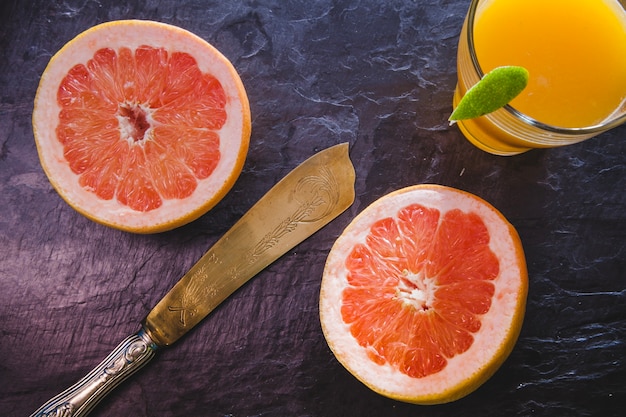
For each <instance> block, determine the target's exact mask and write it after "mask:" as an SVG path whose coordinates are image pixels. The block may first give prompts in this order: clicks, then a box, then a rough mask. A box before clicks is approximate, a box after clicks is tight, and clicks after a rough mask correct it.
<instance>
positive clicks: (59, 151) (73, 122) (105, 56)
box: [33, 20, 250, 233]
mask: <svg viewBox="0 0 626 417" xmlns="http://www.w3.org/2000/svg"><path fill="white" fill-rule="evenodd" d="M33 130H34V134H35V141H36V143H37V149H38V152H39V156H40V160H41V163H42V166H43V168H44V171H45V172H46V174H47V175H48V178H49V179H50V182H51V183H52V185H53V187H54V188H55V189H56V190H57V191H58V192H59V194H60V195H61V196H62V197H63V198H64V199H65V200H66V201H67V202H68V203H69V204H70V205H71V206H72V207H74V208H75V209H77V210H78V211H79V212H81V213H82V214H84V215H86V216H87V217H89V218H91V219H93V220H95V221H98V222H100V223H102V224H106V225H108V226H112V227H116V228H119V229H122V230H127V231H132V232H139V233H151V232H159V231H164V230H168V229H171V228H174V227H177V226H180V225H182V224H185V223H187V222H189V221H192V220H194V219H196V218H198V217H199V216H201V215H202V214H204V213H205V212H206V211H208V210H209V209H210V208H212V207H213V206H214V205H215V204H217V202H219V201H220V200H221V199H222V197H223V196H224V195H225V194H226V193H227V192H228V190H229V189H230V188H231V187H232V185H233V184H234V181H235V180H236V178H237V177H238V176H239V173H240V172H241V169H242V167H243V163H244V160H245V156H246V153H247V150H248V144H249V137H250V108H249V104H248V99H247V95H246V92H245V89H244V87H243V84H242V83H241V80H240V78H239V76H238V74H237V72H236V71H235V69H234V68H233V66H232V64H231V63H230V62H229V61H228V60H227V59H226V58H225V57H224V56H223V55H222V54H221V53H220V52H219V51H217V50H216V49H215V48H214V47H213V46H211V45H210V44H208V43H207V42H205V41H204V40H202V39H200V38H199V37H197V36H195V35H193V34H191V33H190V32H188V31H185V30H183V29H180V28H177V27H174V26H171V25H167V24H163V23H157V22H150V21H140V20H124V21H116V22H109V23H104V24H101V25H98V26H95V27H93V28H91V29H88V30H87V31H85V32H83V33H82V34H80V35H78V36H77V37H76V38H74V39H73V40H71V41H70V42H68V43H67V44H66V45H65V46H64V47H63V48H62V49H61V50H60V51H59V52H58V53H57V54H55V55H54V56H53V57H52V59H51V60H50V63H49V64H48V66H47V67H46V69H45V71H44V73H43V75H42V77H41V81H40V85H39V88H38V90H37V96H36V98H35V107H34V110H33Z"/></svg>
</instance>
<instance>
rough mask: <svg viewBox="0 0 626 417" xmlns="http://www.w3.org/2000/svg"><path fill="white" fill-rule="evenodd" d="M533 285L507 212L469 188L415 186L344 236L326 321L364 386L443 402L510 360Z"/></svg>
mask: <svg viewBox="0 0 626 417" xmlns="http://www.w3.org/2000/svg"><path fill="white" fill-rule="evenodd" d="M527 288H528V283H527V272H526V264H525V260H524V254H523V251H522V246H521V242H520V240H519V237H518V235H517V232H516V231H515V229H514V228H513V226H511V225H510V223H509V222H508V221H507V220H506V219H505V218H504V217H503V216H502V214H500V213H499V212H498V211H497V210H496V209H495V208H493V207H492V206H491V205H489V204H488V203H486V202H485V201H483V200H481V199H480V198H478V197H476V196H474V195H472V194H469V193H465V192H463V191H460V190H456V189H452V188H449V187H443V186H437V185H418V186H414V187H408V188H405V189H402V190H398V191H396V192H394V193H391V194H388V195H387V196H384V197H382V198H381V199H379V200H378V201H376V202H374V203H373V204H372V205H370V206H369V207H368V208H366V209H365V210H364V211H363V212H362V213H361V214H359V215H358V216H357V217H356V218H355V219H354V220H353V221H352V223H350V225H348V227H347V228H346V229H345V230H344V232H343V233H342V234H341V236H340V237H339V238H338V239H337V241H336V242H335V244H334V245H333V247H332V249H331V251H330V254H329V256H328V260H327V262H326V266H325V269H324V275H323V279H322V286H321V291H320V320H321V324H322V330H323V333H324V336H325V338H326V340H327V342H328V345H329V347H330V348H331V350H332V351H333V353H334V354H335V356H336V357H337V359H338V360H339V361H340V362H341V363H342V364H343V365H344V366H345V367H346V368H347V369H348V370H349V371H350V372H351V373H352V374H353V375H355V376H356V377H357V378H358V379H359V380H361V381H362V382H363V383H364V384H365V385H367V386H368V387H370V388H371V389H373V390H374V391H376V392H378V393H380V394H383V395H386V396H389V397H391V398H395V399H398V400H402V401H407V402H412V403H418V404H437V403H444V402H449V401H453V400H456V399H458V398H461V397H463V396H465V395H467V394H468V393H470V392H471V391H473V390H474V389H476V388H477V387H478V386H480V385H481V384H482V383H483V382H485V381H486V380H487V379H488V378H489V377H490V376H491V375H492V374H493V373H494V372H495V371H496V369H497V368H498V367H499V366H500V365H501V364H502V363H503V362H504V360H505V359H506V357H507V356H508V355H509V353H510V352H511V350H512V348H513V345H514V344H515V342H516V340H517V337H518V335H519V332H520V329H521V325H522V320H523V315H524V311H525V302H526V294H527Z"/></svg>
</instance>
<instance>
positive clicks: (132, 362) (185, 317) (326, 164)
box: [31, 143, 355, 417]
mask: <svg viewBox="0 0 626 417" xmlns="http://www.w3.org/2000/svg"><path fill="white" fill-rule="evenodd" d="M354 180H355V173H354V167H353V166H352V163H351V162H350V158H349V156H348V144H347V143H343V144H340V145H335V146H333V147H331V148H328V149H326V150H323V151H321V152H319V153H318V154H316V155H314V156H312V157H311V158H309V159H308V160H306V161H305V162H303V163H302V164H301V165H300V166H298V167H296V168H295V169H294V170H293V171H292V172H291V173H289V174H288V175H287V176H286V177H285V178H283V179H282V180H281V181H280V182H278V184H276V185H275V186H274V187H273V188H272V189H271V190H270V191H269V192H268V193H267V194H265V196H263V197H262V198H261V199H260V200H259V201H258V202H257V203H256V204H255V205H254V206H253V207H252V208H251V209H250V211H248V212H247V213H246V214H245V215H244V216H243V217H242V218H241V219H240V220H239V221H238V222H237V223H236V224H235V225H234V226H233V227H232V228H231V229H230V230H229V231H228V232H226V234H224V236H223V237H222V238H221V239H220V240H219V241H218V242H217V243H215V244H214V245H213V246H212V247H211V248H210V249H209V250H208V251H207V252H206V253H205V254H204V255H203V256H202V258H200V260H199V261H198V262H197V263H196V264H195V265H194V266H193V267H192V268H191V269H190V270H189V272H187V273H186V274H185V275H184V276H183V277H182V278H181V279H180V281H178V283H177V284H176V285H175V286H174V287H173V288H172V289H171V290H170V292H169V293H167V294H166V295H165V297H163V299H161V301H159V303H158V304H157V305H156V307H154V308H153V309H152V311H150V313H148V315H147V317H146V318H145V319H144V320H143V322H142V325H141V329H140V330H139V331H138V332H137V333H136V334H134V335H131V336H129V337H128V338H126V339H125V340H124V341H122V343H120V344H119V345H118V346H117V347H116V348H115V350H113V352H111V354H110V355H109V356H107V357H106V358H105V359H104V360H103V361H102V362H101V363H100V364H99V365H98V366H97V367H96V368H95V369H93V370H92V371H91V372H90V373H89V374H88V375H86V376H85V377H84V378H83V379H81V380H80V381H78V382H77V383H76V384H74V385H73V386H71V387H70V388H68V389H67V390H65V391H63V392H62V393H60V394H59V395H57V396H56V397H54V398H52V399H51V400H50V401H48V402H47V403H45V404H44V405H43V406H41V407H40V408H39V409H38V410H37V411H35V412H34V413H33V414H32V415H31V417H44V416H45V417H48V416H50V417H51V416H59V417H61V416H63V417H69V416H73V417H76V416H85V415H86V414H87V413H89V411H91V410H92V409H93V407H94V406H95V405H96V404H97V403H98V402H99V401H100V400H101V399H102V398H103V397H104V396H106V395H107V394H108V393H109V392H110V391H111V390H113V389H114V388H115V387H116V386H118V385H119V384H120V383H121V382H122V381H124V380H125V379H126V378H128V377H129V376H130V375H132V374H133V373H135V372H136V371H137V370H139V369H140V368H141V367H143V366H144V365H145V364H146V363H148V361H150V359H152V358H153V357H154V355H155V352H156V351H157V350H159V349H161V348H163V347H165V346H169V345H171V344H172V343H174V342H176V341H177V340H178V339H179V338H180V337H181V336H182V335H184V334H185V333H187V332H188V331H189V330H191V329H192V328H193V327H194V326H195V325H196V324H198V322H200V321H201V320H202V319H203V318H204V317H206V316H207V315H208V314H209V313H210V312H211V311H213V310H214V309H215V308H216V307H217V306H218V305H219V304H220V303H221V302H222V301H224V299H226V298H227V297H228V296H229V295H231V294H232V293H233V292H234V291H235V290H237V289H238V288H239V287H241V286H242V285H243V284H244V283H245V282H247V281H248V280H249V279H250V278H252V277H253V276H254V275H256V274H257V273H258V272H260V271H261V270H262V269H264V268H265V267H266V266H268V265H269V264H271V263H272V262H274V261H275V260H276V259H278V258H279V257H280V256H282V255H283V254H284V253H285V252H287V251H288V250H289V249H291V248H293V247H294V246H296V245H297V244H298V243H300V242H302V241H303V240H304V239H306V238H307V237H309V236H310V235H312V234H313V233H315V232H316V231H317V230H319V229H320V228H322V227H323V226H324V225H326V224H327V223H328V222H330V221H331V220H332V219H334V218H335V217H337V216H338V215H339V214H340V213H342V212H343V211H344V210H346V209H347V208H348V207H350V205H351V204H352V202H353V201H354Z"/></svg>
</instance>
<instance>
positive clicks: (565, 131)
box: [453, 0, 626, 155]
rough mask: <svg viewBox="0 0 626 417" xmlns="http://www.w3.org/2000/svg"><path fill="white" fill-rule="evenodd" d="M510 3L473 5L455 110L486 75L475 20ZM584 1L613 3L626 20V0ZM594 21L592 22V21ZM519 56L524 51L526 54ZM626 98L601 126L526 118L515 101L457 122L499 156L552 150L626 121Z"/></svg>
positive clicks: (484, 0) (462, 45)
mask: <svg viewBox="0 0 626 417" xmlns="http://www.w3.org/2000/svg"><path fill="white" fill-rule="evenodd" d="M507 1H512V0H472V2H471V4H470V7H469V11H468V13H467V16H466V18H465V22H464V24H463V29H462V31H461V36H460V39H459V47H458V56H457V60H458V61H457V70H458V83H457V87H456V91H455V94H454V100H453V105H454V106H455V107H456V105H457V103H458V102H459V100H460V99H461V97H462V96H463V95H464V94H465V92H466V91H467V90H468V89H469V88H470V87H471V86H473V85H474V84H475V83H477V82H478V81H479V80H480V78H482V76H483V75H484V73H485V72H486V71H484V70H483V68H482V67H481V62H480V61H479V59H478V55H479V54H477V52H476V49H475V48H476V43H475V33H476V27H477V24H481V21H480V19H477V15H480V13H482V12H483V11H484V9H486V8H488V7H490V6H491V5H492V4H493V3H496V2H500V3H501V2H505V3H506V2H507ZM516 1H519V0H516ZM584 1H589V2H591V3H595V2H602V1H605V3H606V2H607V1H608V2H613V3H614V5H613V7H612V8H613V9H614V13H615V14H616V16H618V18H619V19H621V21H622V22H626V8H625V6H624V2H625V1H626V0H584ZM584 1H583V2H584ZM550 3H551V2H550V1H545V0H544V1H543V2H541V3H536V4H535V7H537V8H541V7H544V5H549V4H550ZM565 4H566V5H567V7H572V8H573V7H579V5H580V4H581V1H580V0H578V1H568V2H567V3H565ZM533 13H542V11H541V10H536V11H533ZM620 13H621V15H620ZM512 19H514V17H512ZM564 19H566V18H564ZM590 19H593V18H592V17H590ZM590 23H591V25H595V26H596V27H601V25H602V22H599V21H595V22H594V21H593V20H591V21H590ZM502 24H503V25H504V26H503V27H504V28H505V30H504V33H502V36H503V37H506V36H509V35H508V33H506V26H507V24H508V22H502ZM511 24H514V23H511ZM525 24H527V25H530V26H531V27H532V25H535V24H537V23H536V22H533V21H529V22H526V23H525ZM567 24H568V22H567V21H555V22H554V25H557V26H558V25H567ZM624 24H625V26H623V27H624V28H625V29H624V30H625V31H626V23H624ZM555 30H558V29H555ZM555 33H558V32H555ZM493 38H497V37H493ZM543 42H552V39H550V38H549V37H546V38H543ZM614 46H616V45H605V47H610V48H613V47H614ZM483 47H484V45H483ZM622 47H624V48H626V45H622ZM519 52H520V53H524V51H519ZM501 65H519V64H518V63H516V62H509V63H506V62H503V63H502V64H501ZM522 66H524V65H522ZM533 75H534V74H533V72H532V71H530V76H531V77H533ZM621 77H624V79H626V72H624V73H623V74H622V75H621ZM529 86H530V84H529ZM527 88H529V87H527ZM624 94H625V96H624V97H623V98H622V101H621V103H618V104H617V105H616V106H615V108H614V109H613V112H612V114H610V115H609V116H608V117H606V118H605V119H604V120H600V121H599V122H597V123H593V124H591V125H586V126H580V127H562V126H558V125H554V124H551V123H548V122H545V121H542V120H541V118H539V117H538V118H534V117H531V116H529V115H528V114H526V113H524V112H522V111H520V110H518V109H516V108H515V107H514V105H515V101H513V103H512V104H511V105H507V106H505V107H503V108H501V109H499V110H497V111H495V112H493V113H490V114H487V115H485V116H482V117H479V118H476V119H470V120H463V121H459V122H457V124H458V126H459V128H460V130H461V131H462V133H463V134H464V135H465V137H466V138H467V139H468V140H469V141H470V142H472V143H473V144H474V145H475V146H477V147H478V148H480V149H482V150H484V151H487V152H490V153H493V154H496V155H515V154H519V153H522V152H525V151H528V150H530V149H532V148H551V147H557V146H563V145H568V144H572V143H577V142H580V141H583V140H585V139H589V138H591V137H593V136H596V135H598V134H600V133H602V132H605V131H607V130H609V129H611V128H613V127H616V126H618V125H620V124H622V123H624V122H626V92H625V93H624Z"/></svg>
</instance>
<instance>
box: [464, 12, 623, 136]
mask: <svg viewBox="0 0 626 417" xmlns="http://www.w3.org/2000/svg"><path fill="white" fill-rule="evenodd" d="M471 1H472V2H471V3H470V7H469V11H468V12H467V31H466V32H467V45H468V50H469V55H470V58H471V61H472V66H473V67H474V70H475V71H476V73H477V74H478V78H479V79H482V78H483V77H484V76H485V73H484V72H483V70H482V68H481V66H480V64H479V62H478V57H477V56H476V51H475V49H474V18H475V15H476V10H477V8H478V4H479V3H480V2H481V0H471ZM618 3H619V4H620V5H621V6H622V7H624V3H623V0H619V1H618ZM625 105H626V104H625V103H624V102H622V104H621V105H620V107H624V106H625ZM620 107H618V109H619V108H620ZM618 109H616V110H615V111H617V110H618ZM502 110H504V111H506V112H508V113H510V114H511V115H513V116H514V117H516V118H517V119H519V120H522V121H523V122H525V123H527V124H529V125H531V126H534V127H536V128H539V129H543V130H546V131H549V132H555V133H560V134H566V135H581V134H591V133H598V132H604V131H606V130H609V129H612V128H614V127H617V126H619V125H621V124H623V123H624V122H626V112H625V113H624V114H622V115H620V116H618V117H615V118H614V119H611V118H610V116H609V118H607V119H605V121H603V122H601V123H599V124H596V125H592V126H584V127H560V126H554V125H550V124H547V123H543V122H540V121H539V120H537V119H534V118H532V117H530V116H528V115H527V114H524V113H522V112H521V111H519V110H517V109H516V108H514V107H513V106H511V105H509V104H507V105H505V106H504V107H503V108H502Z"/></svg>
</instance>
